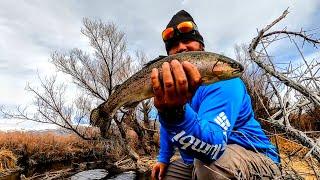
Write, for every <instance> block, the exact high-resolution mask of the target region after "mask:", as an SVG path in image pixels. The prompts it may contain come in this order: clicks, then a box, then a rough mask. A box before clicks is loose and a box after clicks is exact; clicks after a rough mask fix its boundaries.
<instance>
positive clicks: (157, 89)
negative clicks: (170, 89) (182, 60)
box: [151, 68, 163, 100]
mask: <svg viewBox="0 0 320 180" xmlns="http://www.w3.org/2000/svg"><path fill="white" fill-rule="evenodd" d="M151 84H152V87H153V92H154V95H155V96H156V98H157V99H158V100H162V99H163V90H162V87H161V83H160V80H159V71H158V69H157V68H153V69H152V72H151Z"/></svg>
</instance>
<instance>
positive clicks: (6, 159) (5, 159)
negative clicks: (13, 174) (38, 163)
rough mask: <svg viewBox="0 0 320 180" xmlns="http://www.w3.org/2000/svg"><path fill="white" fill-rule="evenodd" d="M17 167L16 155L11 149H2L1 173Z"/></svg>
mask: <svg viewBox="0 0 320 180" xmlns="http://www.w3.org/2000/svg"><path fill="white" fill-rule="evenodd" d="M17 168H18V166H17V157H16V155H15V154H13V152H12V151H10V150H7V149H0V174H1V173H4V172H7V171H12V170H15V169H17Z"/></svg>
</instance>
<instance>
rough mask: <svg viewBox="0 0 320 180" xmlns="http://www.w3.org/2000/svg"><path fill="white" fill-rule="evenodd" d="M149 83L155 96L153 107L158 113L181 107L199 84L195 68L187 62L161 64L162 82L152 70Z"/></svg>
mask: <svg viewBox="0 0 320 180" xmlns="http://www.w3.org/2000/svg"><path fill="white" fill-rule="evenodd" d="M151 83H152V87H153V92H154V94H155V98H154V105H155V106H156V108H157V109H158V111H159V112H161V111H163V110H164V109H167V108H172V107H179V106H183V105H184V104H185V103H186V102H187V100H188V99H190V98H191V97H192V94H193V91H194V90H195V89H196V88H197V87H198V86H199V85H200V83H201V75H200V73H199V71H198V69H197V67H196V66H194V65H193V64H191V63H190V62H188V61H184V62H182V63H180V62H179V61H178V60H172V61H171V63H170V64H169V63H168V62H165V63H163V64H162V82H161V81H160V79H159V71H158V69H156V68H154V69H152V73H151Z"/></svg>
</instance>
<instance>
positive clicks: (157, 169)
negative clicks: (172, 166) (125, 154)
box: [151, 162, 168, 180]
mask: <svg viewBox="0 0 320 180" xmlns="http://www.w3.org/2000/svg"><path fill="white" fill-rule="evenodd" d="M167 167H168V165H167V164H164V163H161V162H157V163H156V164H155V165H154V166H153V168H152V174H151V178H152V180H157V179H159V180H162V179H163V178H164V175H165V173H166V170H167Z"/></svg>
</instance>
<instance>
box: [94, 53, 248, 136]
mask: <svg viewBox="0 0 320 180" xmlns="http://www.w3.org/2000/svg"><path fill="white" fill-rule="evenodd" d="M174 59H176V60H178V61H180V62H183V61H189V62H190V63H192V64H194V65H195V66H196V67H197V68H198V70H199V72H200V74H201V81H202V83H203V84H212V83H214V82H218V81H221V80H226V79H231V78H235V77H239V76H241V74H242V73H243V70H244V68H243V66H242V65H241V64H240V63H239V62H236V61H235V60H233V59H231V58H228V57H226V56H223V55H220V54H216V53H212V52H204V51H190V52H184V53H178V54H174V55H170V56H164V57H163V58H157V59H156V60H153V61H151V62H149V63H148V64H147V65H146V66H145V67H143V68H142V69H141V70H140V71H139V72H137V73H135V74H134V75H133V76H131V77H130V78H129V79H127V80H126V81H125V82H123V83H122V84H121V85H119V86H117V87H116V88H115V90H114V92H113V93H112V94H111V95H110V97H109V98H108V100H107V101H106V102H104V103H102V104H100V105H99V106H98V107H97V108H95V109H93V110H92V111H91V115H90V123H91V124H92V125H94V126H99V127H100V131H101V132H100V133H101V135H102V136H103V137H105V133H106V131H107V130H108V129H109V127H110V125H111V120H112V118H113V116H114V115H115V114H116V112H117V110H119V108H121V107H122V106H124V107H132V106H133V105H137V104H138V103H139V102H141V101H142V100H145V99H148V98H151V97H153V96H154V94H153V89H152V86H151V78H150V75H151V70H152V69H153V68H158V69H159V70H160V71H161V66H162V64H163V63H164V62H170V61H172V60H174Z"/></svg>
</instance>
